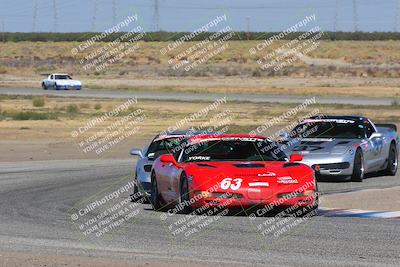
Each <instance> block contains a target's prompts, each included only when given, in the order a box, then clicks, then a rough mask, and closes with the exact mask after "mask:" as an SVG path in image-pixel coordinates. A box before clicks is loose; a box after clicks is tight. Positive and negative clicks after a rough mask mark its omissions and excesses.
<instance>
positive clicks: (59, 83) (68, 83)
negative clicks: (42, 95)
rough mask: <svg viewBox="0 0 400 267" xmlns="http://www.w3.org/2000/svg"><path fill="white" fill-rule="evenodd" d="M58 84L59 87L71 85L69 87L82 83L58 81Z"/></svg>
mask: <svg viewBox="0 0 400 267" xmlns="http://www.w3.org/2000/svg"><path fill="white" fill-rule="evenodd" d="M56 82H57V84H58V85H69V86H76V85H81V82H80V81H77V80H56Z"/></svg>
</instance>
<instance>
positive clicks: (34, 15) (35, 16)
mask: <svg viewBox="0 0 400 267" xmlns="http://www.w3.org/2000/svg"><path fill="white" fill-rule="evenodd" d="M37 9H38V0H35V2H34V3H33V16H32V32H35V31H36V20H37Z"/></svg>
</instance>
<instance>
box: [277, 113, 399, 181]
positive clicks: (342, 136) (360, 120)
mask: <svg viewBox="0 0 400 267" xmlns="http://www.w3.org/2000/svg"><path fill="white" fill-rule="evenodd" d="M281 137H282V138H283V139H282V140H280V142H281V143H282V150H284V151H285V152H286V153H287V154H289V155H290V154H292V153H293V154H302V155H303V161H302V163H305V164H307V165H309V166H310V167H312V168H313V169H314V170H315V171H316V174H317V176H319V177H323V176H330V177H337V178H339V177H346V176H347V177H348V176H350V177H351V180H352V181H354V182H362V180H363V178H364V175H365V174H366V173H371V172H378V171H381V172H382V173H383V174H385V175H395V174H396V172H397V167H398V166H397V165H398V164H397V163H398V151H399V145H400V139H399V136H398V134H397V127H396V125H394V124H376V125H375V124H374V123H372V122H371V121H370V120H369V119H368V118H365V117H359V116H315V117H311V118H308V119H306V120H304V121H302V122H301V123H300V124H299V125H297V126H296V127H295V128H294V129H293V131H292V132H291V133H283V134H281Z"/></svg>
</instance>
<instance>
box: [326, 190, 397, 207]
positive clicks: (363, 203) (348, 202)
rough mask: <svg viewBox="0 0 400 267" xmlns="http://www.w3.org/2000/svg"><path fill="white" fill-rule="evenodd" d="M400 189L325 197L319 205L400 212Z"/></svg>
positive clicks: (364, 191) (365, 191)
mask: <svg viewBox="0 0 400 267" xmlns="http://www.w3.org/2000/svg"><path fill="white" fill-rule="evenodd" d="M399 196H400V187H393V188H385V189H366V190H362V191H358V192H351V193H341V194H333V195H325V196H323V197H322V198H321V203H320V205H321V206H323V207H326V208H336V209H360V210H371V211H400V197H399Z"/></svg>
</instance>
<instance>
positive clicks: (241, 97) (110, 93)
mask: <svg viewBox="0 0 400 267" xmlns="http://www.w3.org/2000/svg"><path fill="white" fill-rule="evenodd" d="M0 94H4V95H52V96H58V97H96V98H114V99H127V98H131V97H138V99H144V100H179V101H214V100H215V99H217V98H220V97H224V96H225V95H223V94H209V93H207V94H202V93H164V92H143V91H137V92H127V91H118V90H87V89H83V90H82V91H71V90H60V91H57V90H43V89H37V88H35V89H33V88H32V89H23V88H0ZM307 98H310V97H309V96H308V97H307V96H294V95H258V94H229V95H228V96H227V100H228V101H246V102H258V103H268V102H270V103H303V102H304V101H305V100H306V99H307ZM316 100H317V103H318V104H347V105H362V106H364V105H368V106H371V105H376V106H380V105H382V106H389V105H391V104H392V101H393V99H391V98H371V97H347V96H346V97H339V96H317V97H316Z"/></svg>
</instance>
